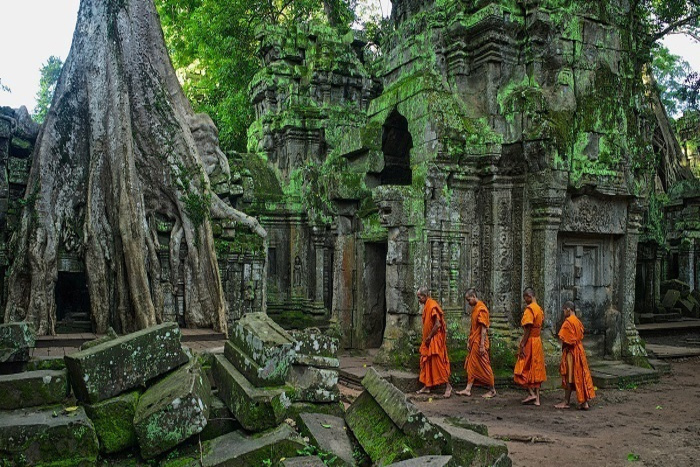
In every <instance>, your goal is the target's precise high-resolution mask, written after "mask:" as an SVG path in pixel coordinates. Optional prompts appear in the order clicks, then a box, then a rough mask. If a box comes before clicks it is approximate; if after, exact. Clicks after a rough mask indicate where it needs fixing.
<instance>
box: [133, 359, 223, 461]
mask: <svg viewBox="0 0 700 467" xmlns="http://www.w3.org/2000/svg"><path fill="white" fill-rule="evenodd" d="M210 405H211V386H210V385H209V380H208V379H207V378H206V376H205V375H204V373H203V371H202V368H201V367H200V366H199V363H197V362H196V361H192V362H191V363H190V364H188V365H186V366H184V367H182V368H180V369H178V370H177V371H175V372H173V373H172V374H170V375H168V376H166V377H165V378H163V379H162V380H161V381H159V382H158V383H156V384H154V385H153V386H151V387H150V388H148V389H147V390H146V392H144V393H143V395H142V396H141V398H140V399H139V403H138V405H137V406H136V411H135V413H134V429H135V430H136V437H137V439H138V443H139V447H140V448H141V456H142V457H144V458H145V459H150V458H152V457H155V456H157V455H158V454H160V453H162V452H165V451H167V450H169V449H171V448H173V447H175V446H176V445H178V444H180V443H181V442H183V441H184V440H186V439H187V438H189V437H190V436H192V435H194V434H196V433H199V432H201V431H202V430H203V429H204V427H205V426H206V425H207V418H208V417H209V407H210Z"/></svg>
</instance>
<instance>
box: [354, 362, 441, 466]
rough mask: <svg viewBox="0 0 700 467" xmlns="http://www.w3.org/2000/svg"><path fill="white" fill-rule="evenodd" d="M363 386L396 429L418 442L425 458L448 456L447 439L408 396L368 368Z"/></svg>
mask: <svg viewBox="0 0 700 467" xmlns="http://www.w3.org/2000/svg"><path fill="white" fill-rule="evenodd" d="M362 386H364V388H365V390H366V391H367V392H368V393H369V394H371V395H372V397H373V398H374V400H375V401H377V403H379V405H380V406H381V408H382V410H384V412H385V413H386V414H387V415H388V416H389V418H391V420H392V421H393V422H394V423H395V424H396V426H397V427H399V429H400V430H401V431H403V432H404V433H405V434H407V435H408V436H409V437H412V438H414V439H415V443H416V445H417V446H418V449H419V451H420V452H421V455H428V454H446V453H448V451H447V450H448V445H447V439H446V438H445V436H444V435H443V433H442V431H441V430H440V429H438V428H437V427H436V426H434V425H433V424H432V423H430V421H429V420H428V417H426V416H425V415H423V413H422V412H421V411H420V410H418V407H416V406H415V405H414V404H413V403H412V402H411V401H409V400H408V398H407V397H406V394H404V393H403V392H401V391H400V390H399V389H398V388H397V387H396V386H394V385H393V384H391V383H390V382H388V381H387V380H385V379H384V378H382V377H381V376H380V375H379V373H377V371H376V370H375V369H374V368H368V369H367V373H366V375H365V377H364V378H363V380H362Z"/></svg>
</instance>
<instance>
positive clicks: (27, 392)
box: [0, 370, 70, 410]
mask: <svg viewBox="0 0 700 467" xmlns="http://www.w3.org/2000/svg"><path fill="white" fill-rule="evenodd" d="M69 394H70V390H69V385H68V374H67V373H66V371H65V370H58V371H56V370H39V371H26V372H23V373H15V374H11V375H2V376H0V410H14V409H21V408H25V407H34V406H38V405H52V404H58V403H60V402H61V401H63V400H64V399H65V398H66V397H68V395H69Z"/></svg>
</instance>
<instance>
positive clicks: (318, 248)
mask: <svg viewBox="0 0 700 467" xmlns="http://www.w3.org/2000/svg"><path fill="white" fill-rule="evenodd" d="M312 241H313V244H314V252H315V255H314V258H315V264H316V277H315V283H314V305H316V306H323V284H324V279H325V276H326V274H327V272H326V270H325V239H324V237H323V230H322V229H321V228H319V227H313V229H312Z"/></svg>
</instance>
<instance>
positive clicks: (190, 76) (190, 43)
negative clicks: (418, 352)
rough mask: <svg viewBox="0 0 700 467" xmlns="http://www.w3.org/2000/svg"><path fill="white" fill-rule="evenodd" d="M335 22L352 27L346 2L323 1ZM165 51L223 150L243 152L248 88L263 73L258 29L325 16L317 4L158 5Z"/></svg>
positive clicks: (233, 0)
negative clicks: (211, 123)
mask: <svg viewBox="0 0 700 467" xmlns="http://www.w3.org/2000/svg"><path fill="white" fill-rule="evenodd" d="M323 3H324V4H326V3H327V4H328V6H329V8H330V9H329V10H327V11H328V12H330V13H331V14H332V15H334V20H333V21H346V23H345V27H347V25H348V24H349V23H350V18H351V16H352V15H350V14H349V13H348V11H350V2H349V0H326V1H324V2H323ZM156 6H157V7H158V12H159V14H160V18H161V24H162V26H163V33H164V36H165V40H166V43H167V45H168V51H169V53H170V57H171V59H172V61H173V65H174V66H175V69H176V70H177V73H178V77H179V78H180V80H181V81H182V83H183V89H184V91H185V94H186V95H187V96H188V97H189V99H190V100H191V101H192V104H193V106H194V107H195V109H196V110H197V111H198V112H206V113H208V114H209V115H211V117H212V118H213V119H214V122H215V123H216V124H217V126H218V128H219V140H220V143H221V147H222V148H223V149H224V150H225V151H228V150H236V151H245V148H246V141H247V135H246V132H247V129H248V127H249V126H250V124H251V123H252V122H253V118H254V115H253V107H252V105H251V103H250V102H249V100H248V84H249V83H250V81H251V79H252V78H253V76H254V75H255V73H256V72H257V71H258V70H259V69H260V68H261V63H260V62H259V60H258V58H257V48H258V40H257V38H256V30H257V29H258V28H259V27H260V26H262V25H276V24H277V25H290V24H295V23H298V22H300V21H303V20H305V19H309V18H310V17H314V16H319V17H320V16H323V12H324V9H323V7H324V6H325V5H322V2H321V1H320V0H293V1H283V0H270V1H264V2H261V1H259V0H156Z"/></svg>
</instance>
